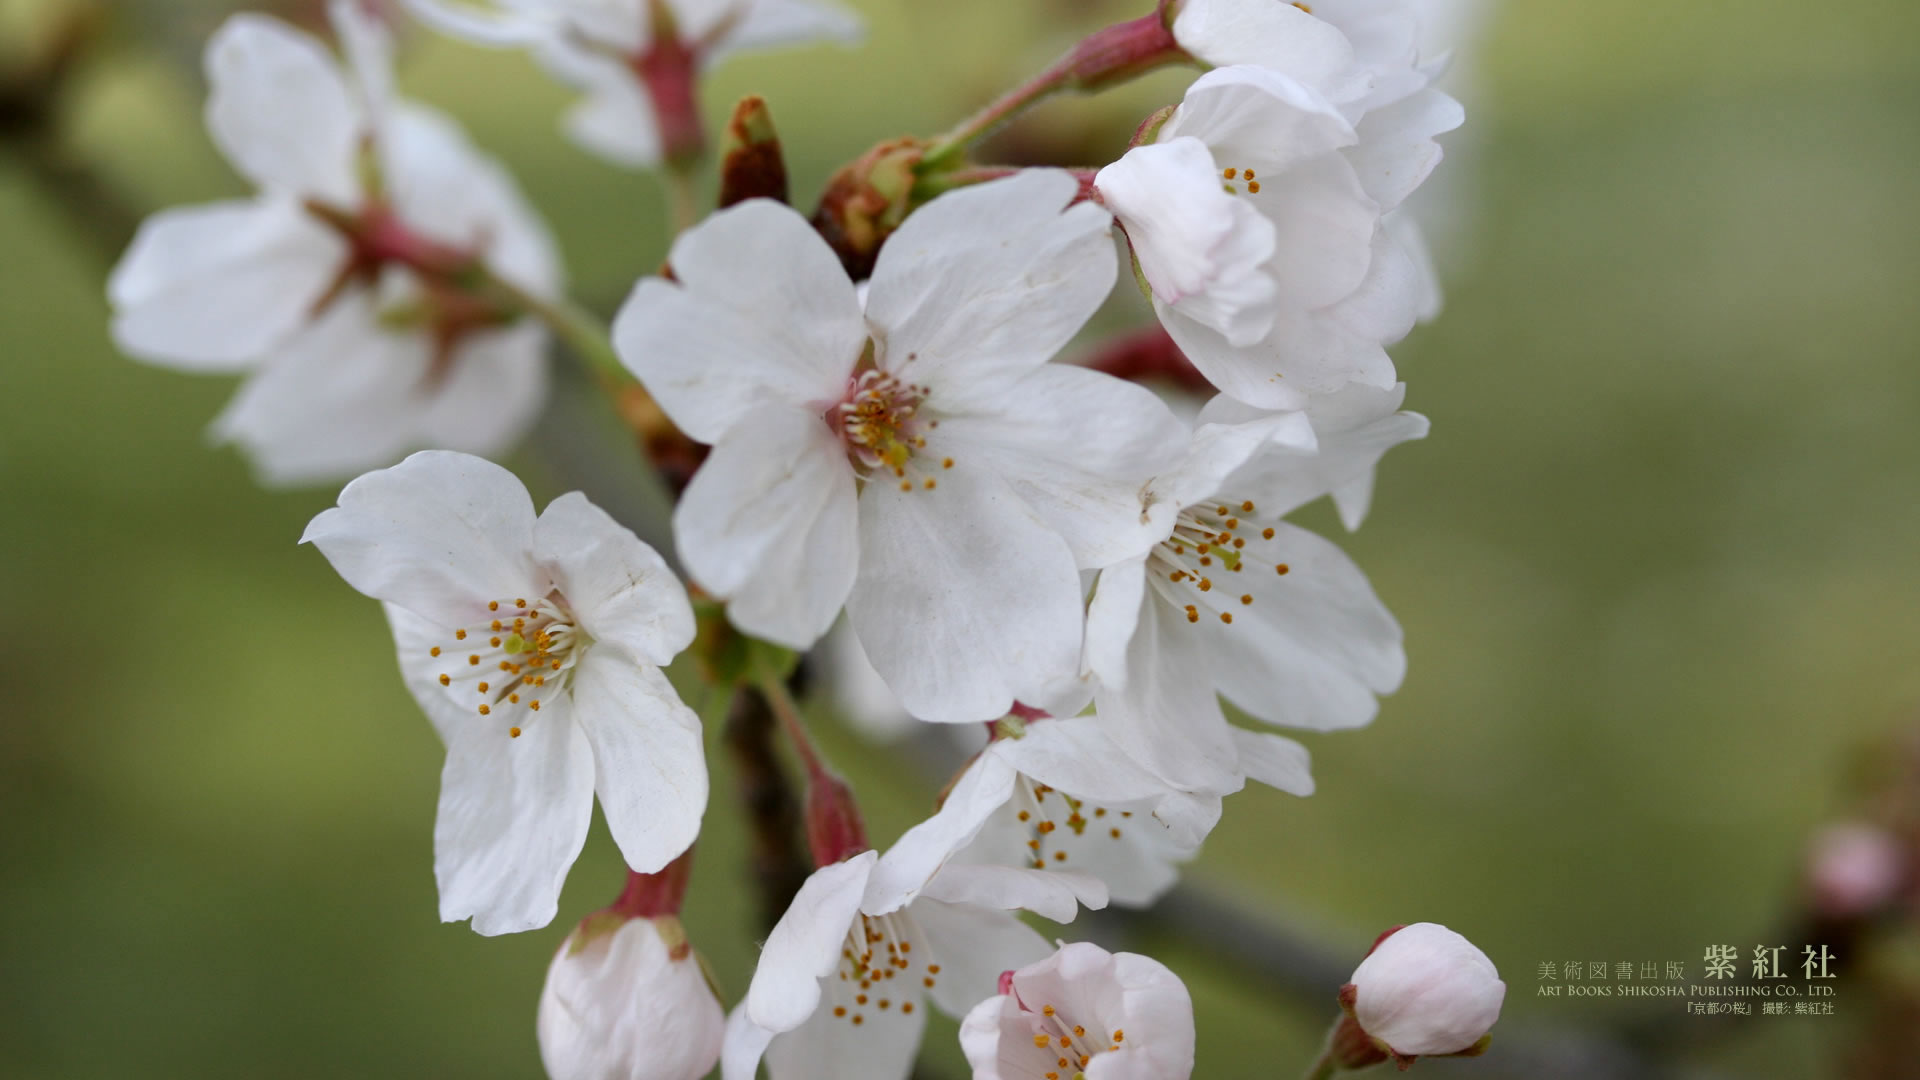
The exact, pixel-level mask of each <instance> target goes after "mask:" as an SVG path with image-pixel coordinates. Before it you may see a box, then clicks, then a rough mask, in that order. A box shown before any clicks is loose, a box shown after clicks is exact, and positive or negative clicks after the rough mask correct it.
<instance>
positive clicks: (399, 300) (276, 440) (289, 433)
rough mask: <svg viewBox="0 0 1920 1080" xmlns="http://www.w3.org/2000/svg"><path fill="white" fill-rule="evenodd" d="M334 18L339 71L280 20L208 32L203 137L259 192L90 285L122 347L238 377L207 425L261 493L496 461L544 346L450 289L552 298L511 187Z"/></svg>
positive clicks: (541, 248)
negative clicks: (406, 458)
mask: <svg viewBox="0 0 1920 1080" xmlns="http://www.w3.org/2000/svg"><path fill="white" fill-rule="evenodd" d="M331 11H332V14H333V18H334V24H335V27H336V29H337V30H338V31H339V34H340V37H341V39H342V41H343V43H344V44H345V46H346V53H347V59H348V61H349V64H348V68H347V70H346V71H344V72H343V71H342V69H341V66H340V64H339V63H338V62H337V61H336V60H335V59H334V58H333V56H332V55H331V54H330V53H329V52H328V51H327V50H326V48H325V47H324V46H322V45H321V44H320V43H319V42H318V41H316V40H314V39H313V38H311V37H309V36H308V35H306V34H305V33H302V32H300V31H298V30H295V29H293V28H292V27H290V26H288V25H286V24H285V23H282V22H280V21H278V20H276V19H272V18H268V17H265V16H260V15H237V16H234V17H233V18H231V19H229V20H228V21H227V22H226V23H225V24H224V25H223V26H222V27H221V28H220V30H219V32H218V33H216V34H215V35H214V37H213V39H212V41H211V42H209V44H208V46H207V53H206V64H207V78H208V82H209V84H210V87H211V94H210V97H209V99H208V101H207V125H208V128H209V130H210V131H211V132H212V134H213V138H214V142H215V143H216V144H217V145H218V146H219V147H220V149H221V151H222V152H223V153H224V154H225V155H226V157H227V159H228V160H229V161H230V162H232V164H233V166H234V167H235V169H237V170H238V171H239V172H240V173H241V174H242V175H243V176H245V177H246V178H247V179H248V180H250V181H252V182H253V183H254V185H255V186H256V187H257V188H258V189H259V191H258V194H257V195H256V196H255V197H253V198H251V199H247V200H240V201H233V202H222V203H214V204H211V205H206V206H195V207H185V208H178V209H173V210H167V211H163V212H161V213H159V214H156V215H154V216H153V217H152V218H149V219H148V220H147V222H146V223H145V224H144V225H143V226H142V228H141V230H140V232H139V235H138V236H137V237H135V239H134V242H133V244H132V246H131V247H130V248H129V250H128V251H127V253H126V255H125V256H124V257H123V258H122V259H121V261H120V264H119V265H118V266H117V267H116V268H115V270H114V272H113V275H112V277H111V279H110V280H109V282H108V286H107V293H108V298H109V299H110V300H111V302H112V304H113V308H114V317H113V336H114V340H115V341H116V342H117V343H118V344H119V346H120V347H121V349H123V350H124V351H125V352H127V353H128V354H129V355H132V356H134V357H137V358H139V359H141V360H143V361H146V362H148V363H153V364H157V365H161V366H165V367H171V368H175V369H177V370H181V371H187V372H193V373H207V374H225V373H251V377H250V378H249V380H248V381H247V382H246V384H245V385H244V386H243V387H242V389H241V391H240V393H239V395H238V396H237V397H236V398H235V399H234V401H233V403H232V404H231V405H230V406H229V407H228V408H227V410H226V412H225V413H224V414H223V415H222V416H221V417H220V418H219V419H218V420H217V421H216V422H215V424H214V428H213V432H214V435H215V437H216V438H218V439H219V440H220V441H222V442H230V443H236V444H238V445H239V446H241V447H242V448H243V449H244V450H245V451H246V452H247V454H248V456H249V457H250V458H251V459H252V461H253V464H254V466H255V468H256V470H257V471H258V473H259V474H260V476H261V478H262V479H263V480H265V481H266V482H268V483H273V484H296V483H309V482H314V481H318V480H332V479H338V478H341V477H349V476H353V475H355V474H357V473H359V472H361V471H363V470H365V469H368V468H372V467H375V466H380V465H387V464H391V463H392V462H394V461H396V460H398V459H399V458H400V457H401V456H402V455H404V454H405V453H406V452H407V451H408V450H410V449H416V448H420V447H441V448H449V449H457V450H467V451H472V452H475V453H494V452H497V451H500V450H503V449H505V448H507V447H508V446H509V445H510V444H511V443H512V442H513V441H514V440H515V439H517V438H518V437H519V436H520V434H521V433H522V432H523V431H524V430H525V429H526V428H527V426H528V425H529V424H530V423H531V422H532V420H533V418H534V416H535V414H536V413H537V412H538V410H539V407H540V405H541V402H542V401H543V399H544V397H545V390H546V378H547V374H546V357H545V347H546V340H547V338H546V332H545V331H544V330H543V329H542V328H541V327H540V326H539V325H538V324H537V323H535V322H533V321H532V320H531V319H528V318H525V317H522V315H521V314H520V313H518V312H514V311H511V310H507V309H504V308H502V307H500V306H498V305H494V304H487V303H483V302H481V301H480V300H478V299H476V298H474V297H472V296H470V295H467V294H465V293H463V292H462V291H461V289H460V288H459V287H457V286H456V284H455V283H454V281H453V280H452V278H453V275H454V274H455V272H456V271H458V270H460V269H462V268H465V267H471V266H478V265H485V266H486V267H487V268H489V269H490V270H491V271H492V272H493V273H494V274H497V275H499V276H500V277H502V278H504V279H506V280H508V281H510V282H513V283H514V284H515V285H516V286H518V287H520V288H521V289H523V290H526V291H528V292H530V293H532V294H534V295H538V296H542V297H546V296H551V295H553V294H555V293H557V292H558V290H559V288H560V269H559V265H558V261H557V258H556V256H555V254H554V251H553V245H552V241H551V239H550V238H549V236H548V234H547V232H546V228H545V226H544V225H543V224H542V223H541V221H540V219H539V218H538V216H537V215H536V214H535V213H534V212H533V210H532V209H531V208H530V207H528V206H527V204H526V202H525V200H524V199H523V198H522V197H521V195H520V193H519V191H518V190H517V189H516V188H515V186H514V184H513V182H512V180H511V179H510V178H509V177H508V176H507V174H506V173H505V172H504V171H503V170H502V169H501V168H500V167H499V166H498V165H497V164H495V163H494V162H493V161H492V160H490V159H489V158H486V157H484V156H482V155H481V154H480V153H479V152H478V151H476V150H475V149H474V148H473V147H472V145H470V144H469V143H468V141H467V140H466V137H465V136H464V135H463V134H462V133H461V132H460V131H459V129H458V128H457V127H456V126H455V125H454V124H453V123H452V121H450V120H448V119H447V118H446V117H445V116H443V115H441V114H440V113H438V112H435V111H432V110H429V109H426V108H423V107H421V106H418V105H414V104H412V103H408V102H403V101H397V100H394V99H393V98H392V94H391V88H390V85H389V83H390V80H391V75H390V72H389V70H388V68H389V64H390V57H389V55H388V53H389V51H390V43H389V41H388V39H387V36H386V33H385V31H384V29H383V28H382V26H381V24H379V23H378V22H377V21H376V20H374V19H373V18H372V17H371V16H369V15H367V14H366V13H365V12H363V11H362V10H361V9H360V6H359V5H358V4H356V3H353V2H351V0H336V2H335V3H334V4H333V5H332V7H331Z"/></svg>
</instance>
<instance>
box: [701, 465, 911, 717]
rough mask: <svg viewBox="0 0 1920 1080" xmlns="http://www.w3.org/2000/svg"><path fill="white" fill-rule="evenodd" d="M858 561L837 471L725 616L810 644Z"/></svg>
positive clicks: (798, 645)
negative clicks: (801, 525)
mask: <svg viewBox="0 0 1920 1080" xmlns="http://www.w3.org/2000/svg"><path fill="white" fill-rule="evenodd" d="M683 505H684V504H683ZM859 566H860V506H859V502H858V498H857V496H856V495H855V493H854V485H853V477H852V475H851V474H846V473H843V474H842V476H841V478H840V479H839V480H836V481H835V482H834V485H833V491H832V494H830V495H829V496H828V498H827V503H826V505H825V506H824V507H822V508H821V510H820V512H819V514H817V515H816V516H815V517H814V519H813V521H812V522H811V524H809V525H808V526H807V529H806V531H805V532H804V533H802V534H801V535H800V536H799V537H798V538H797V539H796V538H792V537H789V538H788V542H786V543H784V544H780V545H777V546H775V547H774V549H773V550H772V551H770V552H768V553H767V557H766V559H765V560H763V561H762V562H761V564H760V568H759V570H758V572H756V573H755V574H754V575H753V576H752V577H750V578H748V579H747V580H746V581H745V582H744V583H742V584H741V586H740V588H739V589H738V590H737V591H735V593H734V594H733V602H732V603H730V604H728V605H727V618H729V619H731V620H733V623H734V625H735V626H739V627H742V628H744V629H746V630H747V631H748V632H749V633H752V634H754V635H755V636H758V637H763V638H766V639H767V640H768V641H772V642H776V643H778V644H781V645H786V646H788V647H790V648H795V649H803V648H810V647H812V645H813V644H814V643H815V642H816V641H818V640H819V639H820V636H821V634H822V633H824V632H825V631H826V630H827V629H828V628H830V627H831V626H832V625H833V623H834V620H835V619H836V618H837V617H838V616H839V614H840V609H841V607H842V605H844V604H845V603H846V602H847V595H848V594H849V593H851V592H852V591H853V581H854V575H855V574H856V573H857V572H858V570H859ZM876 678H877V677H876ZM881 685H882V688H883V689H884V687H885V684H884V683H882V684H881ZM890 693H891V692H889V694H890ZM896 707H897V703H896Z"/></svg>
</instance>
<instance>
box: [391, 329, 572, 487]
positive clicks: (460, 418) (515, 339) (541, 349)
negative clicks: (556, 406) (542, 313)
mask: <svg viewBox="0 0 1920 1080" xmlns="http://www.w3.org/2000/svg"><path fill="white" fill-rule="evenodd" d="M547 342H548V338H547V331H546V328H545V327H543V326H541V325H540V324H539V323H537V322H532V321H526V320H523V321H522V322H521V323H520V324H518V325H516V326H511V327H507V328H505V329H502V330H485V331H480V332H477V333H474V334H472V335H471V336H468V337H465V338H463V339H462V340H461V341H460V343H459V344H458V345H457V346H456V347H455V348H454V351H453V356H452V361H451V363H450V364H449V365H448V367H447V370H446V372H445V373H444V374H443V375H441V376H440V378H439V379H438V381H435V382H432V383H430V384H427V385H421V386H418V387H416V388H415V389H416V391H417V392H416V394H413V395H409V406H410V409H411V411H412V412H413V414H414V422H413V423H410V424H407V425H404V427H405V429H406V430H409V431H410V432H412V433H413V441H414V442H415V443H416V444H418V445H423V446H431V447H436V448H438V449H441V450H460V451H464V452H466V453H469V454H475V455H478V456H480V457H490V456H493V455H496V454H500V453H502V452H504V451H506V450H509V449H511V448H512V447H513V445H514V444H515V443H517V442H519V441H520V439H521V437H522V436H524V435H525V434H526V433H527V431H528V430H529V429H530V428H532V427H533V423H534V421H535V420H536V419H538V418H539V416H540V410H541V408H542V407H543V406H544V405H545V404H546V401H547ZM421 347H422V348H423V349H424V348H425V344H424V342H423V343H422V346H421ZM422 398H424V400H421V399H422Z"/></svg>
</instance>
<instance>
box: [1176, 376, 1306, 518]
mask: <svg viewBox="0 0 1920 1080" xmlns="http://www.w3.org/2000/svg"><path fill="white" fill-rule="evenodd" d="M1215 400H1216V401H1221V400H1224V401H1232V400H1233V399H1231V398H1228V397H1226V396H1225V395H1220V396H1218V397H1216V398H1215ZM1242 408H1245V409H1247V411H1248V412H1249V413H1250V414H1251V415H1248V416H1247V417H1246V418H1245V419H1239V420H1236V421H1235V422H1232V423H1215V422H1210V421H1209V420H1208V414H1207V410H1206V409H1204V408H1203V409H1202V410H1201V413H1200V423H1199V425H1198V426H1197V427H1196V428H1195V429H1194V432H1193V441H1192V442H1190V443H1189V444H1188V445H1187V455H1186V458H1185V459H1184V460H1182V461H1181V463H1180V467H1179V468H1178V469H1175V470H1173V471H1172V472H1171V473H1169V474H1167V475H1164V476H1159V477H1155V478H1154V482H1153V487H1154V491H1155V493H1156V494H1158V495H1161V496H1162V497H1163V498H1165V499H1166V500H1167V502H1168V503H1169V504H1171V505H1172V506H1174V507H1178V508H1181V509H1184V508H1186V507H1189V506H1193V505H1195V504H1197V503H1202V502H1205V501H1207V500H1208V499H1211V498H1213V497H1214V496H1215V493H1217V492H1219V491H1220V489H1221V485H1222V484H1224V483H1226V480H1227V477H1229V476H1233V475H1235V473H1236V471H1237V470H1239V469H1240V468H1241V467H1242V466H1245V465H1247V464H1248V463H1249V462H1251V461H1255V460H1261V461H1264V460H1268V459H1274V460H1282V461H1288V462H1291V461H1297V460H1305V459H1306V455H1311V454H1314V453H1315V452H1316V451H1317V450H1318V449H1319V437H1318V436H1317V435H1316V434H1315V433H1314V426H1313V420H1312V414H1311V413H1307V412H1267V411H1264V410H1254V409H1251V408H1250V407H1246V406H1242ZM1217 411H1218V410H1216V412H1217ZM1235 490H1236V491H1237V490H1238V489H1237V488H1236V489H1235ZM1262 510H1263V512H1270V513H1284V511H1266V509H1265V506H1264V504H1263V506H1262ZM1176 512H1177V511H1176Z"/></svg>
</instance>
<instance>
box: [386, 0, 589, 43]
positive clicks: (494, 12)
mask: <svg viewBox="0 0 1920 1080" xmlns="http://www.w3.org/2000/svg"><path fill="white" fill-rule="evenodd" d="M400 2H401V4H403V5H404V6H405V7H406V9H407V10H408V11H411V12H412V13H413V15H414V17H415V18H417V19H419V20H420V21H421V22H423V23H426V24H427V25H428V26H431V27H433V28H434V29H435V30H438V31H440V32H441V33H443V34H451V35H453V36H454V37H457V38H460V39H462V40H464V41H470V42H472V43H473V44H475V45H487V46H492V47H494V48H503V47H511V46H517V45H530V44H533V43H534V42H536V41H539V40H541V39H542V38H544V37H545V36H546V35H547V34H548V33H549V32H550V31H551V30H552V20H551V19H541V18H537V17H534V16H533V15H532V13H531V10H530V9H527V8H525V7H524V6H523V5H519V4H514V3H512V0H508V7H507V8H506V9H504V10H502V9H495V8H485V9H483V8H476V7H475V6H474V5H472V4H469V3H465V2H464V0H400Z"/></svg>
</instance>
